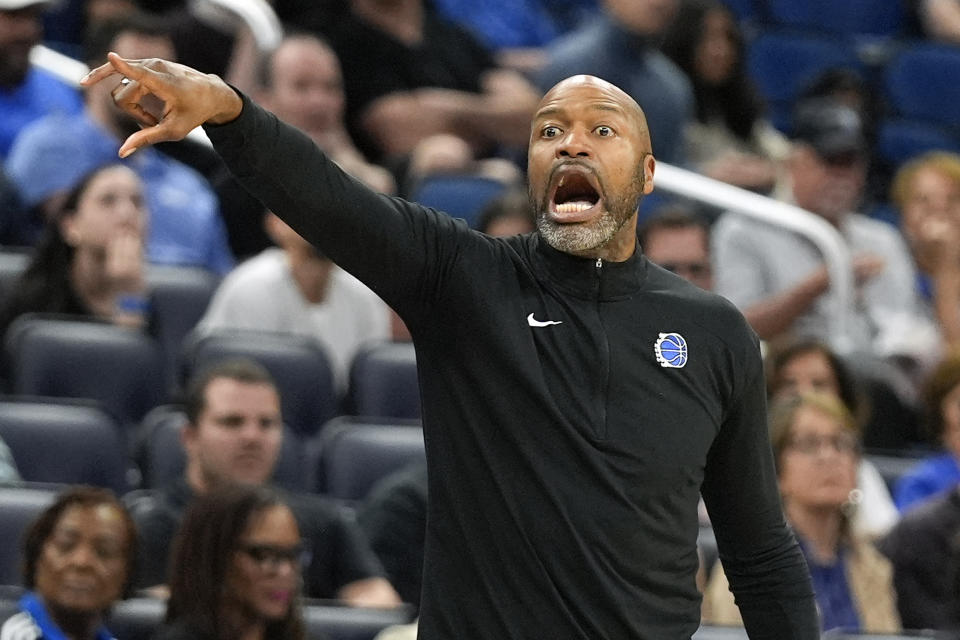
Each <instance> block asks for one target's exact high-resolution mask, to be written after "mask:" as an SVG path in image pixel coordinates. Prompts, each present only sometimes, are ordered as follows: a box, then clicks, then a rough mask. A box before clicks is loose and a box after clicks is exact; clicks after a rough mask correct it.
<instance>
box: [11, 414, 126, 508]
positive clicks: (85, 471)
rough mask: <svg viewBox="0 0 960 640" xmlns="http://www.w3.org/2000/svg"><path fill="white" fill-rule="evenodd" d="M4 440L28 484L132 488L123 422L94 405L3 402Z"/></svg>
mask: <svg viewBox="0 0 960 640" xmlns="http://www.w3.org/2000/svg"><path fill="white" fill-rule="evenodd" d="M0 438H2V439H3V441H4V442H6V443H7V446H9V447H10V451H11V452H12V453H13V459H14V461H15V462H16V464H17V469H18V470H19V471H20V476H21V477H22V478H23V479H24V480H26V481H28V482H51V483H62V484H89V485H94V486H98V487H106V488H108V489H112V490H113V491H114V492H115V493H116V494H117V495H120V494H122V493H123V492H124V491H126V490H127V489H128V483H127V476H126V473H127V466H128V465H127V455H126V448H125V446H124V440H123V437H122V430H121V428H120V425H118V424H117V422H116V421H115V420H114V419H113V418H111V417H110V416H109V415H108V414H106V413H105V412H104V411H103V410H102V409H101V408H99V407H98V406H97V405H95V404H93V403H89V404H78V403H72V402H71V403H67V402H58V401H57V400H56V399H49V401H43V400H42V399H36V400H33V401H29V400H16V399H6V400H3V401H0Z"/></svg>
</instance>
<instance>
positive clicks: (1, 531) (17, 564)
mask: <svg viewBox="0 0 960 640" xmlns="http://www.w3.org/2000/svg"><path fill="white" fill-rule="evenodd" d="M58 490H59V489H57V490H54V489H49V490H46V489H37V488H23V487H0V540H3V544H0V584H2V585H22V584H23V580H22V574H23V570H22V564H21V563H22V560H21V555H22V553H21V552H22V550H23V544H22V540H23V535H24V533H25V532H26V530H27V528H28V527H29V526H30V524H31V523H32V522H33V521H34V520H35V519H36V518H37V516H39V515H40V513H41V512H42V511H43V510H44V509H46V508H47V507H49V506H50V505H51V504H53V500H54V498H55V497H56V495H57V492H58Z"/></svg>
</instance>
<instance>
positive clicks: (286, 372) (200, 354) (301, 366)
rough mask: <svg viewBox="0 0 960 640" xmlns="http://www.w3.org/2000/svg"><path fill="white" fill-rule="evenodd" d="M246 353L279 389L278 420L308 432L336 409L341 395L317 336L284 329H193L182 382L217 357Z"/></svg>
mask: <svg viewBox="0 0 960 640" xmlns="http://www.w3.org/2000/svg"><path fill="white" fill-rule="evenodd" d="M236 357H245V358H249V359H251V360H255V361H256V362H259V363H260V364H261V365H263V366H264V367H265V368H266V369H267V370H268V371H269V372H270V375H272V376H273V378H274V381H275V382H276V384H277V388H278V389H279V390H280V402H281V407H282V411H283V421H284V422H285V423H286V424H288V425H290V428H292V429H293V430H294V431H295V432H296V433H298V434H300V435H310V434H313V433H316V431H317V430H318V429H319V428H320V427H321V426H322V425H323V424H324V423H325V422H326V421H328V420H329V419H330V418H332V417H333V416H335V415H337V413H339V409H340V399H339V398H338V397H337V393H336V391H335V388H334V382H333V371H332V370H331V368H330V361H329V359H328V358H327V354H326V352H325V351H324V350H323V347H321V346H320V345H319V344H318V343H317V342H315V341H313V340H311V339H309V338H304V337H301V336H295V335H292V334H286V333H272V332H262V331H215V332H212V333H208V334H205V335H197V334H194V335H192V336H190V337H188V338H187V340H186V341H185V346H184V354H183V362H182V365H183V367H182V376H181V384H185V383H186V381H187V380H189V378H190V376H191V375H193V374H194V373H196V372H198V371H200V370H202V369H203V368H204V367H206V366H209V365H211V364H213V363H215V362H217V361H220V360H224V359H227V358H236Z"/></svg>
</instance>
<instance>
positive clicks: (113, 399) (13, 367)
mask: <svg viewBox="0 0 960 640" xmlns="http://www.w3.org/2000/svg"><path fill="white" fill-rule="evenodd" d="M5 347H6V351H7V358H8V360H7V361H8V362H9V364H10V386H11V391H12V392H13V393H15V394H19V395H31V396H50V397H57V398H84V399H92V400H96V401H97V402H99V403H100V404H101V406H103V408H104V409H106V410H107V411H108V412H109V413H110V414H111V415H112V416H114V417H115V418H116V419H117V420H118V421H119V422H120V424H121V425H122V426H123V427H124V428H126V427H129V426H131V425H134V424H136V423H138V422H139V421H140V419H141V418H143V416H144V415H146V413H147V411H149V410H150V409H152V408H153V407H155V406H157V405H158V404H160V403H161V402H162V401H163V400H164V392H163V389H164V385H163V376H162V369H161V357H160V349H159V348H158V347H157V344H156V342H155V341H154V340H153V338H150V337H149V336H147V335H146V334H144V333H142V332H140V331H137V330H135V329H126V328H122V327H117V326H114V325H111V324H104V323H99V322H87V321H81V320H77V319H64V318H50V317H42V316H37V315H26V316H21V317H20V318H17V319H16V320H15V321H14V323H13V324H12V325H11V326H10V329H9V330H8V332H7V335H6V338H5Z"/></svg>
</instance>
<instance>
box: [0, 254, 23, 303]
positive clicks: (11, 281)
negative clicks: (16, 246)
mask: <svg viewBox="0 0 960 640" xmlns="http://www.w3.org/2000/svg"><path fill="white" fill-rule="evenodd" d="M29 262H30V254H29V253H28V252H26V251H16V250H11V249H7V248H4V249H3V250H2V251H0V309H2V308H4V307H6V303H7V299H8V298H9V296H10V293H11V292H12V291H13V287H14V286H15V285H16V284H17V281H18V280H19V279H20V276H22V275H23V272H24V271H26V269H27V264H28V263H29Z"/></svg>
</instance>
